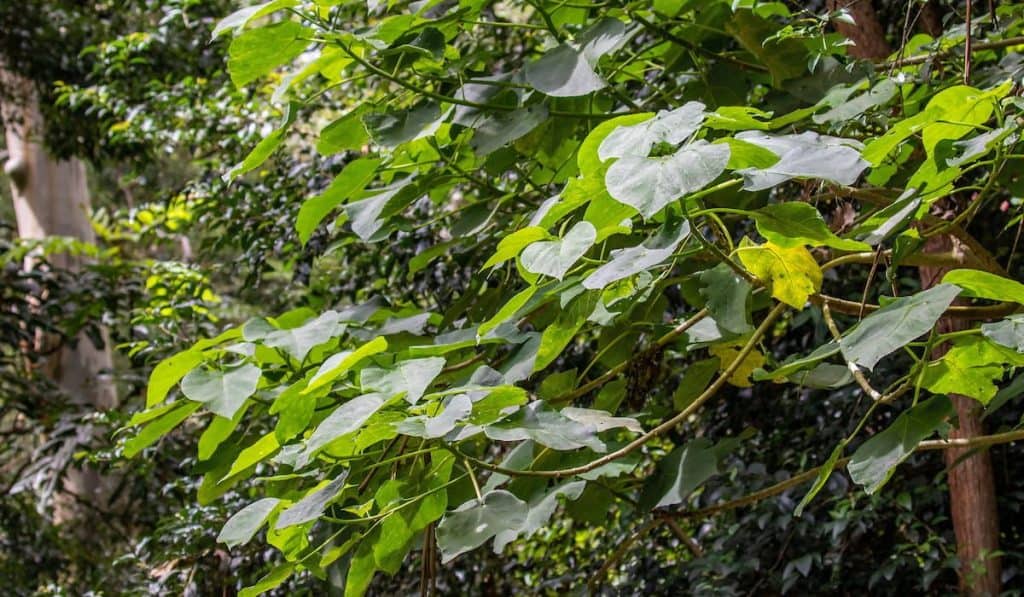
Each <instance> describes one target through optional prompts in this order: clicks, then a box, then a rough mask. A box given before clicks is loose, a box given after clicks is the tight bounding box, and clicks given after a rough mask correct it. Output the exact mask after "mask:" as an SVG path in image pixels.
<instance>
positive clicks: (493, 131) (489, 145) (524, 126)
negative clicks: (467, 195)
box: [469, 104, 548, 156]
mask: <svg viewBox="0 0 1024 597" xmlns="http://www.w3.org/2000/svg"><path fill="white" fill-rule="evenodd" d="M547 119H548V109H547V106H545V105H543V104H533V105H530V106H527V107H525V108H519V109H518V110H512V111H511V112H504V113H499V114H491V115H488V116H486V117H485V118H482V119H480V120H479V121H477V122H474V123H473V124H472V128H473V131H474V133H473V138H472V139H470V142H469V144H470V145H471V146H472V147H473V151H474V152H475V153H476V154H477V155H478V156H486V155H489V154H491V153H493V152H495V151H497V150H498V149H501V148H502V147H504V146H505V145H508V144H509V143H511V142H513V141H515V140H516V139H519V138H521V137H523V136H524V135H526V134H527V133H529V132H530V131H532V130H533V129H535V128H537V127H538V126H540V125H541V124H542V123H543V122H544V121H546V120H547Z"/></svg>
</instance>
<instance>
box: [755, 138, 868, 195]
mask: <svg viewBox="0 0 1024 597" xmlns="http://www.w3.org/2000/svg"><path fill="white" fill-rule="evenodd" d="M736 138H737V139H740V140H741V141H746V142H747V143H753V144H754V145H757V146H759V147H763V148H764V149H767V150H768V151H771V152H772V153H774V154H776V155H778V156H779V161H777V162H775V163H774V164H773V165H771V166H769V167H767V168H763V169H760V168H746V169H743V170H740V171H739V172H740V174H742V175H743V179H744V183H743V188H744V189H746V190H748V191H759V190H762V189H769V188H771V187H774V186H776V185H779V184H781V183H783V182H785V181H787V180H789V179H791V178H820V179H822V180H830V181H832V182H835V183H838V184H842V185H851V184H853V183H854V182H856V181H857V178H858V177H859V176H860V174H861V172H863V171H864V169H865V168H867V167H868V165H869V164H868V162H866V161H865V160H864V159H862V158H861V157H860V149H861V144H860V143H858V142H857V141H854V140H852V139H841V138H839V137H829V136H827V135H819V134H818V133H813V132H810V131H807V132H803V133H800V134H798V135H769V134H767V133H761V132H757V131H746V132H743V133H739V134H738V135H736Z"/></svg>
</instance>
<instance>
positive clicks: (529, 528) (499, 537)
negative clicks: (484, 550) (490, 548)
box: [494, 481, 587, 553]
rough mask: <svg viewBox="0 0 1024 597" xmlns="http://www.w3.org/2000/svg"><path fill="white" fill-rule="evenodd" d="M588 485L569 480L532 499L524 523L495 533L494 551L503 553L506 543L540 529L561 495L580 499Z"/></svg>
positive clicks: (546, 521)
mask: <svg viewBox="0 0 1024 597" xmlns="http://www.w3.org/2000/svg"><path fill="white" fill-rule="evenodd" d="M586 486H587V482H586V481H569V482H567V483H562V484H561V485H559V486H557V487H555V488H553V489H551V490H550V491H547V492H545V493H543V494H542V495H540V496H538V497H536V498H533V499H531V500H530V502H529V503H528V504H527V509H528V511H527V513H526V518H525V519H524V520H523V522H522V524H520V525H519V526H518V527H509V528H506V529H504V530H501V531H498V532H497V533H495V535H494V553H501V551H502V550H504V549H505V546H506V545H508V544H509V543H511V542H512V541H515V540H516V538H518V537H523V538H524V539H525V538H529V537H530V536H532V535H533V534H534V533H536V532H537V531H539V530H540V529H541V528H542V527H543V526H544V525H546V524H547V523H548V520H550V519H551V515H552V514H554V513H555V508H556V507H558V498H559V497H564V498H565V499H567V500H570V501H571V500H576V499H579V497H580V495H581V494H582V493H583V489H584V488H585V487H586Z"/></svg>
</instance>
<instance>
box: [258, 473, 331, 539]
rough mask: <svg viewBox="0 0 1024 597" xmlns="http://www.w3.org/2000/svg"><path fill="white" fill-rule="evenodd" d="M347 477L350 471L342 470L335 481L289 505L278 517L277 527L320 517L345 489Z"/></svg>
mask: <svg viewBox="0 0 1024 597" xmlns="http://www.w3.org/2000/svg"><path fill="white" fill-rule="evenodd" d="M347 478H348V471H347V470H346V471H342V472H341V474H340V475H338V477H336V478H335V479H334V480H333V481H330V482H329V483H325V484H323V485H322V486H321V487H318V488H317V489H315V490H313V491H311V492H309V493H308V494H307V495H306V497H304V498H302V499H301V500H299V501H298V502H295V503H294V504H292V505H291V506H289V507H288V508H287V509H285V510H284V511H282V512H281V515H280V516H278V517H277V525H276V528H278V529H283V528H285V527H290V526H292V525H296V524H302V523H305V522H311V521H313V520H316V519H317V518H320V515H321V514H323V513H324V509H326V508H327V506H328V505H329V504H330V503H331V502H332V501H334V499H335V498H337V497H338V494H339V493H341V490H342V489H344V487H345V479H347Z"/></svg>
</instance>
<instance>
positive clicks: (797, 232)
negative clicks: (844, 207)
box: [751, 201, 871, 251]
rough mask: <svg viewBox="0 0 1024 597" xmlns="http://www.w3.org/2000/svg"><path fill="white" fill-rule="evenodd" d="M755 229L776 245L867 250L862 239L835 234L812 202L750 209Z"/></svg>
mask: <svg viewBox="0 0 1024 597" xmlns="http://www.w3.org/2000/svg"><path fill="white" fill-rule="evenodd" d="M751 217H753V218H754V221H755V222H756V223H757V231H758V232H760V233H761V236H763V237H765V239H767V240H769V241H771V242H773V243H775V244H776V245H779V246H780V247H794V246H797V245H813V246H822V245H824V246H828V247H832V248H834V249H839V250H842V251H867V250H869V249H870V248H871V247H870V246H869V245H867V244H866V243H862V242H858V241H854V240H846V239H843V238H839V237H838V236H836V235H835V234H833V233H832V231H831V230H829V229H828V225H827V224H825V220H824V219H823V218H822V217H821V214H820V213H818V210H817V209H815V208H814V207H813V206H811V205H808V204H806V203H801V202H799V201H788V202H786V203H773V204H772V205H769V206H767V207H762V208H761V209H759V210H757V211H755V212H753V213H751Z"/></svg>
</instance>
